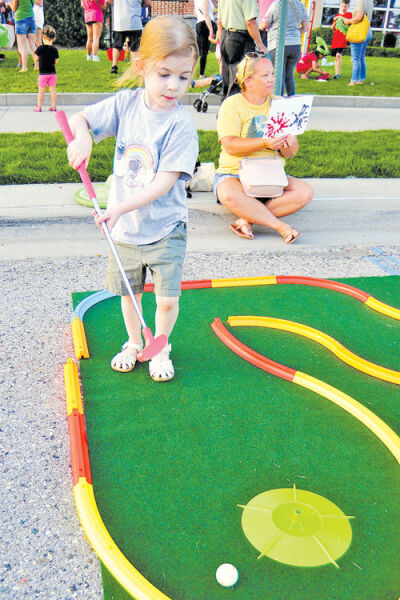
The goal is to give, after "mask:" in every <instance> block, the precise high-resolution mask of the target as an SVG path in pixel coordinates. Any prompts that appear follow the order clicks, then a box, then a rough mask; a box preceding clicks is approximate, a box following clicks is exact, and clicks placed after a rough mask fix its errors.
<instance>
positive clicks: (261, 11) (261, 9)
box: [258, 0, 274, 47]
mask: <svg viewBox="0 0 400 600" xmlns="http://www.w3.org/2000/svg"><path fill="white" fill-rule="evenodd" d="M273 1H274V0H258V15H259V23H260V22H261V19H262V17H263V16H264V15H266V14H267V10H268V9H269V7H270V6H271V4H272V2H273ZM260 35H261V40H262V43H263V44H264V46H266V47H268V34H267V30H266V29H261V27H260Z"/></svg>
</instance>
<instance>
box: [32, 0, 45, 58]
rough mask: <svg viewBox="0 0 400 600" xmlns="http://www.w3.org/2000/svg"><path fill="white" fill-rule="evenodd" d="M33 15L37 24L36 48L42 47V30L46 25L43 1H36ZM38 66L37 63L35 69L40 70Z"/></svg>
mask: <svg viewBox="0 0 400 600" xmlns="http://www.w3.org/2000/svg"><path fill="white" fill-rule="evenodd" d="M33 13H34V15H35V23H36V37H35V42H36V46H40V45H41V43H42V29H43V25H44V12H43V0H35V3H34V5H33ZM38 68H39V67H38V65H37V63H36V62H35V69H38Z"/></svg>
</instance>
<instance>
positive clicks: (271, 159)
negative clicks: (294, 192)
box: [239, 152, 289, 198]
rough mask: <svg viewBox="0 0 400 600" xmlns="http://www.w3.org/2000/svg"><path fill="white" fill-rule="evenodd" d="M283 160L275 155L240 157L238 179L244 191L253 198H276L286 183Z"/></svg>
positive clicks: (281, 192)
mask: <svg viewBox="0 0 400 600" xmlns="http://www.w3.org/2000/svg"><path fill="white" fill-rule="evenodd" d="M283 165H284V163H283V160H282V159H281V158H280V157H279V156H278V154H277V152H275V156H265V157H262V158H242V160H241V161H240V163H239V179H240V183H241V184H242V186H243V189H244V191H245V193H246V194H247V195H248V196H254V197H255V198H277V197H278V196H281V194H283V190H284V188H285V187H286V186H287V185H288V183H289V182H288V179H287V177H286V173H285V169H284V167H283Z"/></svg>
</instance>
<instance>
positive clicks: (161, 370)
mask: <svg viewBox="0 0 400 600" xmlns="http://www.w3.org/2000/svg"><path fill="white" fill-rule="evenodd" d="M170 352H171V344H167V345H166V346H165V348H163V349H162V350H161V352H160V353H159V354H157V355H156V356H155V357H154V358H152V359H151V361H150V362H149V373H150V377H151V378H152V379H153V380H154V381H169V380H170V379H172V378H173V377H174V375H175V370H174V365H173V364H172V361H171V360H170V358H169V353H170Z"/></svg>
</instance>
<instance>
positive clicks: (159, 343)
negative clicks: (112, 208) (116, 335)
mask: <svg viewBox="0 0 400 600" xmlns="http://www.w3.org/2000/svg"><path fill="white" fill-rule="evenodd" d="M55 117H56V119H57V122H58V124H59V126H60V129H61V131H62V133H63V135H64V138H65V141H66V142H67V144H70V143H71V142H72V141H73V139H74V136H73V135H72V131H71V128H70V126H69V124H68V121H67V117H66V116H65V112H64V111H62V110H58V111H57V112H56V114H55ZM78 173H79V175H80V177H81V179H82V183H83V185H84V186H85V189H86V191H87V193H88V195H89V198H90V200H91V202H92V204H93V206H94V209H95V211H96V213H97V214H98V215H99V216H101V210H100V206H99V203H98V202H97V198H96V192H95V191H94V188H93V185H92V182H91V181H90V178H89V175H88V172H87V170H86V167H85V163H82V164H81V165H80V166H79V167H78ZM101 227H102V229H103V232H104V235H105V236H106V238H107V242H108V243H109V245H110V248H111V252H112V253H113V256H114V258H115V261H116V263H117V265H118V268H119V270H120V273H121V276H122V279H123V281H124V283H125V286H126V289H127V290H128V293H129V296H130V298H131V300H132V303H133V306H134V308H135V310H136V312H137V315H138V317H139V319H140V322H141V324H142V333H143V337H144V341H145V345H144V348H143V350H142V351H141V352H139V353H138V355H137V357H138V360H140V361H142V362H143V361H145V360H149V359H151V358H153V357H154V356H156V354H158V353H159V352H161V350H162V349H163V348H164V346H166V344H167V342H168V338H167V336H166V335H159V336H158V337H156V338H154V337H153V334H152V332H151V329H150V327H147V325H146V322H145V320H144V318H143V315H142V313H141V310H140V308H139V305H138V303H137V300H136V298H135V294H134V293H133V290H132V288H131V285H130V283H129V280H128V277H127V275H126V273H125V269H124V267H123V264H122V262H121V259H120V257H119V255H118V252H117V249H116V247H115V245H114V242H113V240H112V237H111V234H110V231H109V229H108V227H107V224H106V223H104V222H103V223H102V224H101Z"/></svg>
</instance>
